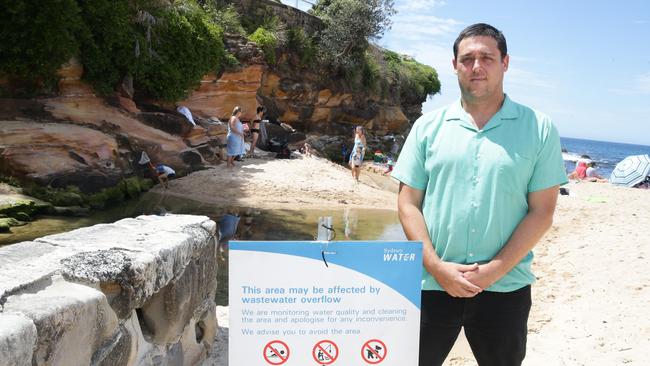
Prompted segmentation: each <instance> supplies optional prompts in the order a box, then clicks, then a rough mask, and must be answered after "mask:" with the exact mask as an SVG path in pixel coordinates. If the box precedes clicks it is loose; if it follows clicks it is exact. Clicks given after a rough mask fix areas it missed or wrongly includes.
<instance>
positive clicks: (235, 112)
mask: <svg viewBox="0 0 650 366" xmlns="http://www.w3.org/2000/svg"><path fill="white" fill-rule="evenodd" d="M239 112H241V107H240V106H235V109H233V110H232V115H233V116H234V115H236V114H237V113H239Z"/></svg>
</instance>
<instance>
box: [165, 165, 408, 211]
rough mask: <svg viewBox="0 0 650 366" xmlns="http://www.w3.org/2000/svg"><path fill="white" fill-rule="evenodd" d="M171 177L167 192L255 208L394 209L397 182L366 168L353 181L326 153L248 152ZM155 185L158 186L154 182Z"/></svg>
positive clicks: (218, 203) (197, 199)
mask: <svg viewBox="0 0 650 366" xmlns="http://www.w3.org/2000/svg"><path fill="white" fill-rule="evenodd" d="M236 164H237V165H236V166H235V168H230V169H229V168H227V167H226V165H225V164H220V165H217V166H214V167H211V168H210V169H207V170H202V171H198V172H194V173H192V174H191V175H189V176H186V177H183V178H180V179H174V180H172V181H171V182H170V185H169V186H170V187H169V189H167V190H165V193H167V194H168V195H172V196H177V197H181V198H189V199H192V200H195V201H200V202H205V203H211V204H216V205H222V206H238V207H255V208H259V209H302V208H324V207H340V206H342V205H350V206H354V207H356V208H377V209H396V204H397V201H396V200H397V198H396V197H397V196H396V192H397V187H398V185H397V183H396V182H394V181H392V180H391V179H389V178H388V177H385V176H381V174H377V173H372V172H371V171H366V172H364V173H365V174H362V175H361V182H359V183H356V182H354V181H353V179H352V176H351V174H350V171H349V169H346V168H344V167H342V166H340V165H338V164H335V163H332V162H330V161H328V160H326V159H323V158H318V157H309V158H307V157H304V158H301V157H299V158H297V159H290V160H285V159H272V158H255V159H252V158H249V159H246V160H245V161H244V162H236ZM156 190H158V191H162V190H163V189H162V187H160V186H157V188H156Z"/></svg>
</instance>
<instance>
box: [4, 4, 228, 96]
mask: <svg viewBox="0 0 650 366" xmlns="http://www.w3.org/2000/svg"><path fill="white" fill-rule="evenodd" d="M209 15H210V13H209V12H208V9H206V8H204V7H201V6H199V5H198V4H197V3H196V2H195V1H194V0H182V1H175V2H173V5H172V6H170V5H165V4H164V3H163V2H161V1H156V0H140V1H134V0H93V1H83V0H59V1H55V2H41V1H37V0H26V1H14V2H8V4H6V7H5V9H4V11H3V12H0V24H2V26H1V27H0V39H2V42H0V51H1V52H0V53H1V54H2V55H3V57H2V58H1V59H0V79H1V78H5V79H7V81H8V83H9V84H10V88H11V89H12V90H11V94H13V95H24V94H30V93H33V92H34V91H35V90H40V91H41V92H45V93H50V92H52V91H54V87H55V82H56V80H57V75H56V70H57V69H58V68H59V67H60V66H61V65H62V64H63V63H65V62H66V61H68V59H69V58H70V57H71V56H75V55H76V56H78V57H79V59H80V61H81V62H82V64H83V66H84V70H85V73H84V78H85V79H87V80H88V81H90V82H91V83H92V84H93V86H94V87H95V89H96V90H97V91H98V92H100V93H103V94H107V93H110V92H111V91H112V90H113V89H114V88H115V87H116V85H117V84H119V83H120V82H121V81H122V78H123V77H124V76H126V75H131V76H132V78H133V83H134V86H135V90H136V91H137V92H138V93H140V95H142V96H146V97H154V98H160V99H164V100H170V101H172V100H177V99H180V98H182V97H184V96H186V95H187V92H188V91H189V90H191V89H192V88H193V87H194V86H196V85H197V84H198V83H199V81H200V80H201V78H202V77H203V75H205V74H207V73H209V72H216V71H219V69H221V68H223V67H225V66H226V65H227V64H228V63H229V62H232V60H231V59H230V58H227V55H226V51H225V49H224V45H223V35H222V32H223V30H222V28H221V27H220V26H219V25H218V24H216V23H215V22H214V21H213V18H211V17H210V16H209ZM9 93H10V91H8V90H5V91H3V93H2V94H9Z"/></svg>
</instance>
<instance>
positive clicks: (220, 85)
mask: <svg viewBox="0 0 650 366" xmlns="http://www.w3.org/2000/svg"><path fill="white" fill-rule="evenodd" d="M264 68H265V67H264V66H263V65H250V66H246V67H244V68H242V69H241V70H239V71H235V72H226V73H224V74H223V75H222V76H221V77H220V78H217V77H216V75H214V74H210V75H206V76H205V77H204V78H203V80H202V81H201V86H200V87H199V88H198V89H197V90H195V91H194V92H192V93H191V94H190V96H189V97H188V98H187V99H186V100H183V101H180V102H178V103H177V104H178V105H182V106H185V107H188V108H189V109H190V110H191V111H192V114H196V115H198V116H199V117H203V118H209V117H212V116H214V117H217V118H219V119H221V120H223V121H228V119H229V118H230V116H231V115H232V111H233V109H234V108H235V106H240V107H241V108H242V116H241V120H243V121H250V120H252V119H253V118H254V117H255V109H256V108H257V106H258V105H259V103H258V102H257V91H258V89H259V88H260V86H261V83H262V74H263V73H264Z"/></svg>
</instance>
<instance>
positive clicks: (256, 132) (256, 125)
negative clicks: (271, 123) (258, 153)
mask: <svg viewBox="0 0 650 366" xmlns="http://www.w3.org/2000/svg"><path fill="white" fill-rule="evenodd" d="M263 115H264V107H261V106H260V107H257V113H256V114H255V119H254V120H253V127H252V128H251V133H252V134H253V141H252V142H251V149H250V151H249V152H248V156H250V157H253V158H254V157H255V146H257V139H258V138H259V137H260V123H261V122H262V116H263Z"/></svg>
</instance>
